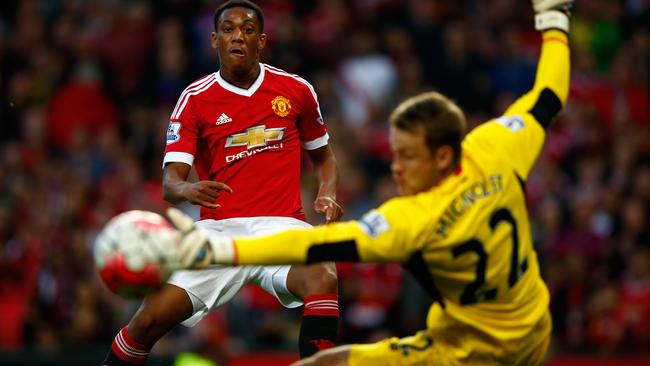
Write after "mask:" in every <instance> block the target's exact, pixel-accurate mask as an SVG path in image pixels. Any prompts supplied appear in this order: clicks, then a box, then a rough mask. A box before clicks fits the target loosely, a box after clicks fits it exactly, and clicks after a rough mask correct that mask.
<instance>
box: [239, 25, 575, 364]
mask: <svg viewBox="0 0 650 366" xmlns="http://www.w3.org/2000/svg"><path fill="white" fill-rule="evenodd" d="M543 37H544V42H543V46H542V54H541V56H540V61H539V65H538V73H537V77H536V82H535V86H534V88H533V90H532V91H531V92H530V93H528V94H526V95H524V96H523V97H521V98H520V99H519V100H517V101H516V102H515V103H514V104H513V105H512V106H511V107H510V108H509V109H508V110H507V111H506V113H505V114H504V115H503V116H501V117H499V118H496V119H493V120H490V121H488V122H486V123H484V124H482V125H481V126H479V127H477V128H475V129H474V130H473V131H471V132H470V133H469V134H468V135H467V136H466V137H465V139H464V141H463V144H462V160H461V168H460V169H459V170H458V171H457V172H456V174H454V175H452V176H450V177H448V178H446V179H445V180H444V181H443V182H442V183H441V184H440V185H438V186H436V187H433V188H432V189H430V190H429V191H427V192H424V193H420V194H417V195H412V196H404V197H398V198H394V199H391V200H389V201H387V202H386V203H384V204H383V205H381V206H380V207H379V208H377V209H375V210H372V211H370V212H369V213H367V214H366V215H365V216H364V217H363V218H362V219H360V220H359V221H350V222H342V223H334V224H330V225H327V226H322V227H315V228H313V229H306V230H299V231H298V230H293V231H288V232H283V233H278V234H275V235H272V236H267V237H263V238H236V239H235V243H236V244H235V245H236V251H237V256H238V257H237V260H238V263H239V264H279V263H309V262H315V261H322V260H337V261H360V262H401V263H403V265H404V267H405V268H406V269H408V270H409V271H410V272H411V273H412V274H413V275H414V276H415V277H416V279H417V280H418V281H419V282H420V283H421V284H422V285H423V286H424V287H425V288H426V289H427V290H428V291H429V293H430V294H431V295H432V296H433V297H434V299H435V300H436V301H435V302H434V303H433V304H432V306H431V308H430V311H429V315H428V319H427V327H428V329H429V330H430V331H431V332H432V333H433V334H434V335H441V336H443V337H446V338H447V339H448V341H449V342H454V340H453V337H459V339H461V340H460V341H462V338H463V337H464V335H465V334H467V333H473V334H476V333H478V334H480V336H479V337H478V338H476V339H482V340H483V344H474V345H472V347H473V348H474V349H476V348H479V349H481V348H484V349H483V350H482V351H485V352H488V353H489V352H492V353H494V354H496V356H497V357H499V356H500V354H504V355H507V354H511V353H513V352H515V353H516V352H517V350H518V349H521V348H526V347H529V348H531V349H532V348H534V347H535V346H536V345H537V344H539V343H540V342H541V340H535V339H531V338H530V336H531V335H532V333H533V331H534V328H535V326H536V325H537V324H538V323H539V322H540V320H541V319H542V318H543V317H544V316H548V315H547V309H548V304H549V292H548V289H547V287H546V285H545V284H544V282H543V280H542V278H541V276H540V270H539V264H538V258H537V254H536V252H535V250H534V248H533V244H532V239H531V228H530V222H529V216H528V211H527V207H526V192H525V181H526V179H527V177H528V174H529V172H530V170H531V168H532V166H533V164H534V163H535V160H536V158H537V156H538V154H539V152H540V150H541V148H542V145H543V142H544V137H545V127H547V126H548V125H549V124H550V120H552V119H553V117H554V116H555V115H556V114H557V112H558V111H559V110H560V109H561V107H562V104H564V102H565V101H566V98H567V94H568V82H569V52H568V47H567V41H566V36H565V35H564V34H563V33H561V32H556V31H549V32H545V33H544V36H543ZM287 243H290V244H287ZM549 332H550V327H548V329H544V330H543V332H542V333H545V334H541V335H540V334H536V335H535V337H541V336H546V337H547V336H548V333H549ZM522 340H523V342H524V343H521V342H522ZM479 343H481V342H479ZM472 347H468V348H472ZM490 348H494V349H493V350H490ZM467 352H473V351H472V350H468V351H467Z"/></svg>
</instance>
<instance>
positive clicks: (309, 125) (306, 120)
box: [298, 79, 329, 150]
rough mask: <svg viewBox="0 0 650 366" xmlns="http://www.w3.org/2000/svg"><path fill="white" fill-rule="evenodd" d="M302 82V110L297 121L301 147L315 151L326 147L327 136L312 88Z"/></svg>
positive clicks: (305, 82)
mask: <svg viewBox="0 0 650 366" xmlns="http://www.w3.org/2000/svg"><path fill="white" fill-rule="evenodd" d="M301 82H302V85H301V86H302V101H303V106H302V107H303V108H302V112H301V115H300V118H299V120H298V130H299V132H300V141H301V145H302V147H303V148H304V149H306V150H315V149H318V148H319V147H323V146H325V145H327V143H328V141H329V135H328V134H327V128H326V127H325V122H324V121H323V116H322V114H321V111H320V105H319V104H318V97H317V96H316V91H315V90H314V87H313V86H311V84H309V83H308V82H307V81H304V80H303V79H301Z"/></svg>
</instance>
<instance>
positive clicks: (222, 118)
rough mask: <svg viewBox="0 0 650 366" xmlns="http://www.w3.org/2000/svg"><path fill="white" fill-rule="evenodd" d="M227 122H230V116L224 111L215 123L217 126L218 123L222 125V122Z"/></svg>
mask: <svg viewBox="0 0 650 366" xmlns="http://www.w3.org/2000/svg"><path fill="white" fill-rule="evenodd" d="M228 122H232V118H230V117H228V115H227V114H225V113H221V115H220V116H219V118H217V123H216V125H217V126H219V125H222V124H224V123H228Z"/></svg>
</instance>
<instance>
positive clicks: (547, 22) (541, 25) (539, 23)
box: [535, 10, 569, 33]
mask: <svg viewBox="0 0 650 366" xmlns="http://www.w3.org/2000/svg"><path fill="white" fill-rule="evenodd" d="M535 29H537V30H539V31H545V30H549V29H559V30H561V31H564V32H566V33H569V17H568V16H567V15H566V14H565V13H564V12H562V11H559V10H549V11H544V12H541V13H538V14H536V15H535Z"/></svg>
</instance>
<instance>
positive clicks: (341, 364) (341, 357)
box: [291, 346, 350, 366]
mask: <svg viewBox="0 0 650 366" xmlns="http://www.w3.org/2000/svg"><path fill="white" fill-rule="evenodd" d="M349 353H350V346H341V347H336V348H330V349H327V350H324V351H321V352H318V353H317V354H315V355H313V356H311V357H309V358H305V359H304V360H300V361H298V362H295V363H293V364H291V366H347V365H348V354H349Z"/></svg>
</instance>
